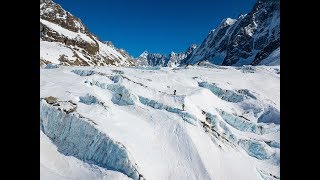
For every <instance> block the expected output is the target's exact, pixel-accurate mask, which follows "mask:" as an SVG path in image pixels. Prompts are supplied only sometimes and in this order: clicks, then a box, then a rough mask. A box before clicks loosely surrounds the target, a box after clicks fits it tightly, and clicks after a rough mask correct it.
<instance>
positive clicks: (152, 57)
mask: <svg viewBox="0 0 320 180" xmlns="http://www.w3.org/2000/svg"><path fill="white" fill-rule="evenodd" d="M196 47H197V46H196V45H195V44H192V45H190V46H189V47H188V49H187V50H186V51H185V52H181V53H175V52H171V53H170V54H169V55H168V57H167V56H166V55H165V54H158V53H149V52H148V51H144V52H143V53H142V54H141V55H140V56H139V57H138V58H137V65H139V66H159V67H177V66H179V65H180V64H183V62H184V60H185V59H186V58H187V57H188V56H189V55H190V54H191V53H192V52H193V50H194V49H195V48H196Z"/></svg>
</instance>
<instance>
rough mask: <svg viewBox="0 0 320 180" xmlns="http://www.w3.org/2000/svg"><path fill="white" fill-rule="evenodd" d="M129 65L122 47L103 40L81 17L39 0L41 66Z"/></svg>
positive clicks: (130, 64)
mask: <svg viewBox="0 0 320 180" xmlns="http://www.w3.org/2000/svg"><path fill="white" fill-rule="evenodd" d="M49 63H55V64H62V65H76V66H105V65H115V66H132V65H134V64H135V61H134V60H133V57H132V56H130V55H129V54H128V53H127V52H126V51H125V50H123V49H118V48H116V47H114V45H113V44H112V43H111V42H102V41H101V40H100V39H99V38H98V37H97V36H95V35H94V34H92V33H91V32H90V31H89V30H88V28H87V27H86V26H85V25H84V24H83V23H82V22H81V20H80V19H79V18H77V17H75V16H73V15H72V14H70V13H69V12H67V11H65V10H64V9H63V8H62V7H61V6H60V5H58V4H56V3H54V2H53V1H51V0H40V66H44V65H45V64H49Z"/></svg>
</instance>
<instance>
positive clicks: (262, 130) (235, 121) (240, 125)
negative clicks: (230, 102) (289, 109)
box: [217, 110, 280, 134]
mask: <svg viewBox="0 0 320 180" xmlns="http://www.w3.org/2000/svg"><path fill="white" fill-rule="evenodd" d="M217 111H218V112H219V113H220V115H221V117H222V118H223V119H224V120H225V121H226V122H227V123H228V124H230V125H231V126H232V127H234V128H236V129H238V130H240V131H245V132H251V133H256V134H267V133H271V132H276V131H278V130H279V128H280V127H279V126H277V125H274V124H270V125H269V124H256V123H253V122H251V121H248V120H246V119H244V118H242V117H239V116H235V115H232V114H230V113H227V112H225V111H223V110H217Z"/></svg>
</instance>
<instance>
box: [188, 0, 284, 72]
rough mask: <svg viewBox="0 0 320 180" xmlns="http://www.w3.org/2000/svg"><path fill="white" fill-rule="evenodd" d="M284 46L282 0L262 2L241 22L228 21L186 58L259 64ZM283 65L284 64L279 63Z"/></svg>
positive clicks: (226, 63) (225, 63)
mask: <svg viewBox="0 0 320 180" xmlns="http://www.w3.org/2000/svg"><path fill="white" fill-rule="evenodd" d="M279 47H280V1H279V0H258V1H257V3H256V4H255V5H254V7H253V8H252V10H251V11H250V12H249V13H248V14H246V15H240V16H239V17H238V19H230V18H227V19H224V20H223V21H222V22H221V23H220V25H219V26H218V27H217V28H215V29H214V30H212V31H211V32H210V33H209V35H208V36H207V38H206V39H205V40H204V41H203V42H202V43H201V45H200V46H199V47H198V48H197V49H196V50H195V51H194V52H193V53H192V55H191V56H189V58H187V59H186V63H189V64H195V63H198V62H199V61H203V60H208V61H210V62H211V63H214V64H220V65H227V66H230V65H244V64H251V65H258V64H259V63H260V62H261V61H262V60H263V59H265V58H267V57H268V56H269V55H270V54H271V53H272V52H274V51H275V50H277V49H278V48H279ZM279 62H280V61H279Z"/></svg>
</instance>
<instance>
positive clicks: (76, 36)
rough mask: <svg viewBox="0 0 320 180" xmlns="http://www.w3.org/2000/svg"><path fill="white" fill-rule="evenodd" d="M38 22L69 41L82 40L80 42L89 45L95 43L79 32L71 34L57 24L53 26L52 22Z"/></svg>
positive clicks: (41, 20) (71, 32)
mask: <svg viewBox="0 0 320 180" xmlns="http://www.w3.org/2000/svg"><path fill="white" fill-rule="evenodd" d="M40 22H41V23H42V24H44V25H46V26H48V27H49V28H50V29H52V30H54V31H56V32H57V33H59V34H61V35H63V36H66V37H67V38H69V39H74V40H82V41H87V42H89V43H92V44H95V42H94V41H93V40H92V39H91V38H90V37H89V36H87V35H86V34H83V33H80V32H73V31H70V30H68V29H65V28H63V27H61V26H59V25H57V24H54V23H52V22H49V21H47V20H44V19H40Z"/></svg>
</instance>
